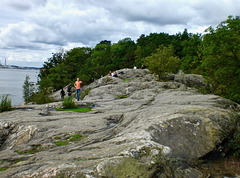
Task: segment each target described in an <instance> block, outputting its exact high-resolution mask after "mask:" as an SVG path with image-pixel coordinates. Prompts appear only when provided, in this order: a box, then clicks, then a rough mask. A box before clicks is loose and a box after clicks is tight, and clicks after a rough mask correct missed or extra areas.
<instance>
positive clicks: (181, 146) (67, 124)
mask: <svg viewBox="0 0 240 178" xmlns="http://www.w3.org/2000/svg"><path fill="white" fill-rule="evenodd" d="M117 72H118V76H119V77H117V78H112V77H107V76H106V77H103V78H101V79H99V80H96V81H95V82H93V83H92V84H90V85H88V86H84V87H83V89H82V93H84V91H86V90H88V91H89V93H88V95H86V96H85V98H84V99H83V100H81V101H79V102H76V104H77V105H79V106H88V107H91V108H92V111H90V112H87V113H77V112H66V111H65V112H63V111H55V110H54V109H53V108H55V107H61V102H56V103H50V104H48V105H47V106H46V105H27V106H21V107H19V108H17V109H16V110H13V111H10V112H3V113H0V118H1V119H0V136H1V140H0V146H1V148H0V149H1V151H0V159H1V160H0V169H2V170H4V171H0V177H51V176H57V175H59V174H60V175H65V176H69V177H70V176H73V177H74V176H82V175H85V176H89V177H91V176H92V177H94V175H95V176H96V175H102V176H104V175H106V170H105V167H106V166H107V165H109V164H113V163H114V162H115V163H116V162H119V160H121V159H122V158H124V157H129V156H131V157H134V158H141V157H142V156H143V155H147V156H148V158H149V160H148V161H146V162H147V164H154V159H152V158H153V157H154V156H156V155H163V156H165V157H173V158H176V159H181V160H184V161H194V160H197V159H198V158H200V157H203V156H204V155H206V154H208V153H209V152H211V151H213V150H214V149H215V148H216V146H217V145H218V144H219V143H220V142H221V141H222V140H221V139H222V138H221V137H220V136H219V134H218V133H219V130H220V129H222V128H225V127H226V125H230V124H231V122H230V120H231V119H230V118H231V115H232V111H235V112H238V111H239V106H238V105H237V104H235V103H232V102H230V101H228V100H226V99H223V98H221V97H219V96H215V95H203V94H200V93H199V92H198V91H197V89H194V88H190V87H188V86H190V85H189V83H191V85H192V84H193V85H196V83H197V84H199V85H205V82H204V80H203V79H202V78H201V77H199V76H191V77H187V76H184V74H182V73H181V77H179V75H180V74H177V75H173V76H172V77H171V78H172V80H171V81H169V82H158V81H155V77H154V76H153V75H152V74H149V72H148V70H142V69H137V70H135V69H123V70H119V71H117ZM180 78H181V79H180ZM186 81H188V82H186ZM43 113H47V114H43ZM176 172H179V170H176ZM180 172H181V173H182V174H184V176H185V177H187V176H188V177H191V175H194V177H201V175H202V173H201V172H200V171H199V170H197V169H194V168H191V167H189V166H188V167H185V168H183V170H182V171H180Z"/></svg>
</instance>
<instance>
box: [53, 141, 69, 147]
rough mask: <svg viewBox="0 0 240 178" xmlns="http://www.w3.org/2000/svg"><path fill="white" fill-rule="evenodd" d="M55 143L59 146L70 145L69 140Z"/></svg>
mask: <svg viewBox="0 0 240 178" xmlns="http://www.w3.org/2000/svg"><path fill="white" fill-rule="evenodd" d="M54 143H55V145H57V146H64V145H68V144H69V142H68V141H67V140H61V141H56V142H54Z"/></svg>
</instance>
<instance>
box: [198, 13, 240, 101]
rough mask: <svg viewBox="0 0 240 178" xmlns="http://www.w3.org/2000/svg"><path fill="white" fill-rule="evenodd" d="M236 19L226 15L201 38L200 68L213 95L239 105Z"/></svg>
mask: <svg viewBox="0 0 240 178" xmlns="http://www.w3.org/2000/svg"><path fill="white" fill-rule="evenodd" d="M239 29H240V19H239V17H236V18H233V17H232V16H229V17H228V19H227V20H226V21H223V22H222V23H220V24H219V25H218V27H217V28H216V29H214V28H212V27H209V28H208V29H207V30H206V32H208V33H207V34H206V35H204V36H203V58H204V59H203V62H202V64H201V69H202V71H203V74H204V75H205V76H206V77H207V79H208V81H209V82H210V83H211V84H212V91H213V93H215V94H218V95H221V96H224V97H226V98H229V99H231V100H233V101H236V102H240V77H239V76H240V31H239Z"/></svg>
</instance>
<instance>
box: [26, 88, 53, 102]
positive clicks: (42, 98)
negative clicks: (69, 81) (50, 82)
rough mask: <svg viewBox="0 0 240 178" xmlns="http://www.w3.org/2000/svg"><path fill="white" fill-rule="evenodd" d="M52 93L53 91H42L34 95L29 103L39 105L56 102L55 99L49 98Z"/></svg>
mask: <svg viewBox="0 0 240 178" xmlns="http://www.w3.org/2000/svg"><path fill="white" fill-rule="evenodd" d="M50 92H51V91H50V90H48V89H42V90H41V91H39V92H37V93H33V95H32V96H31V98H30V100H29V101H32V102H36V103H37V104H46V103H51V102H54V99H53V98H51V97H49V95H50Z"/></svg>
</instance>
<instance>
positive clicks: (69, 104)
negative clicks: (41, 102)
mask: <svg viewBox="0 0 240 178" xmlns="http://www.w3.org/2000/svg"><path fill="white" fill-rule="evenodd" d="M73 99H74V97H73V96H71V97H66V98H64V100H63V102H62V107H63V109H69V108H76V105H75V102H74V101H73Z"/></svg>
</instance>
